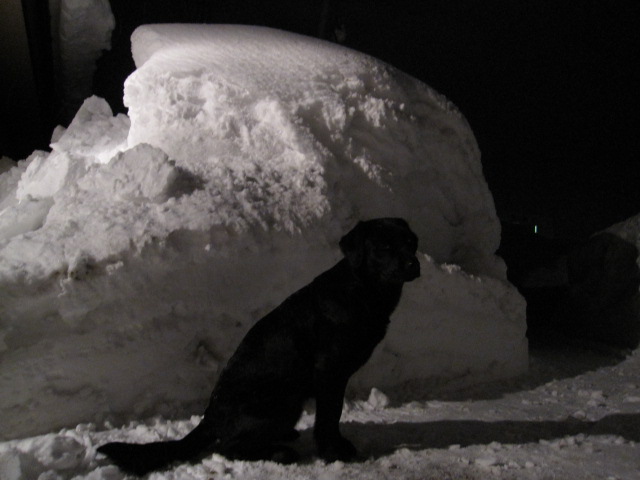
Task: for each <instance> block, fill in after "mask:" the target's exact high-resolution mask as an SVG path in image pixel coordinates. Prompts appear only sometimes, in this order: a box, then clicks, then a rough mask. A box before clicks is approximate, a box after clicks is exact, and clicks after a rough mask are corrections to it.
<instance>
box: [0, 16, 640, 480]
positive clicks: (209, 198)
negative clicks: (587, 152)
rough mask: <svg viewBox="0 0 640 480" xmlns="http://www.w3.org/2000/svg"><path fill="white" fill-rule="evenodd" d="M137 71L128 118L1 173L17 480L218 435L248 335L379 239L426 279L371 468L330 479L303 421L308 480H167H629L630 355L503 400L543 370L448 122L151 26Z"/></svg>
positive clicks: (335, 49) (406, 100)
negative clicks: (203, 429)
mask: <svg viewBox="0 0 640 480" xmlns="http://www.w3.org/2000/svg"><path fill="white" fill-rule="evenodd" d="M133 54H134V58H135V60H136V63H137V66H138V70H137V71H136V72H135V73H134V74H133V75H132V76H131V77H130V78H129V79H128V80H127V84H126V88H125V92H126V95H125V97H126V98H125V102H126V104H127V106H128V107H129V115H128V116H126V115H117V116H113V114H112V112H111V110H110V108H109V106H108V105H107V104H106V102H104V101H103V100H101V99H98V98H95V97H93V98H90V99H87V100H86V101H85V103H84V105H83V107H82V108H81V109H80V111H79V112H78V113H77V115H76V117H75V119H74V121H73V123H72V124H71V125H70V126H69V128H68V129H66V130H65V129H62V128H59V129H57V130H56V131H55V132H54V133H53V138H52V145H51V146H52V151H51V152H34V153H33V154H32V155H31V156H30V157H29V158H28V159H27V160H25V161H22V162H20V163H19V164H18V166H16V167H13V168H8V169H7V168H6V167H5V166H4V165H6V164H7V162H6V161H2V164H0V171H2V173H1V174H0V392H2V394H1V395H0V438H4V439H18V438H22V439H19V440H9V441H6V442H5V443H1V444H0V479H1V480H19V479H20V480H22V479H25V480H31V479H33V480H60V479H64V480H68V479H72V478H78V479H80V478H86V479H92V480H100V479H102V480H117V479H121V478H123V475H122V474H121V473H119V471H118V470H117V469H115V468H114V467H113V466H110V465H109V464H108V463H107V462H106V461H105V460H104V459H102V458H100V459H98V458H96V455H95V447H96V446H97V445H99V444H101V443H104V442H105V441H109V440H116V439H120V440H123V439H127V440H131V441H148V440H155V439H159V438H171V437H178V436H181V435H183V434H185V433H186V432H187V431H189V430H190V429H191V428H192V427H193V425H194V423H196V422H197V421H198V418H197V417H193V418H190V419H186V420H183V421H168V420H167V419H169V418H174V419H175V418H185V417H188V415H190V414H191V413H193V412H201V411H202V409H203V408H204V404H205V403H206V399H207V398H208V394H209V392H210V390H211V388H212V384H213V382H214V381H215V378H216V376H217V374H218V372H219V371H220V369H221V368H222V366H223V365H224V363H225V360H226V358H228V356H229V354H230V353H231V352H232V351H233V349H234V348H235V346H236V345H237V343H238V341H239V339H240V337H241V336H242V334H243V333H244V332H245V331H246V330H247V329H248V328H249V326H250V325H251V324H252V323H253V322H254V321H255V320H256V319H257V318H259V317H260V316H261V315H262V314H264V313H266V312H267V311H268V310H269V309H271V308H272V307H273V306H275V305H276V304H277V303H279V302H280V301H282V299H283V298H285V297H286V296H287V295H289V294H290V293H292V292H293V291H295V290H296V289H297V288H299V287H300V286H302V285H304V284H305V283H307V282H308V281H309V280H310V279H311V278H312V277H313V276H315V275H317V274H318V273H320V272H321V271H323V270H324V269H326V268H328V267H329V266H331V265H332V263H333V262H335V261H336V260H337V258H338V257H339V256H340V254H339V252H338V249H337V242H338V239H339V238H340V235H342V234H343V233H345V232H346V231H347V229H348V228H350V227H351V226H352V225H353V224H354V223H355V221H357V220H359V219H364V218H371V217H375V216H387V215H388V216H402V217H406V218H407V219H408V220H409V222H410V224H411V225H412V227H413V228H414V230H415V231H416V232H417V233H418V235H419V236H420V261H421V267H422V276H421V278H420V279H419V280H417V281H416V282H412V283H411V284H410V285H407V286H406V288H405V292H404V295H403V299H402V302H401V304H400V306H399V308H398V310H397V312H396V313H395V315H394V316H393V318H392V324H391V327H390V329H389V333H388V335H387V337H386V339H385V341H384V343H383V344H382V345H381V346H380V348H379V349H378V350H377V351H376V353H375V354H374V356H373V357H372V358H371V360H370V361H369V362H368V364H367V365H366V366H365V368H364V369H363V371H362V372H360V373H359V374H358V375H357V376H356V377H355V378H354V379H353V382H352V387H354V389H353V390H354V391H356V392H357V391H358V390H359V391H360V392H363V391H364V392H365V395H364V397H362V396H360V397H358V396H354V397H352V398H356V399H357V398H360V400H350V401H349V402H348V403H347V405H346V408H345V413H344V415H343V421H344V422H345V424H344V431H345V434H346V435H347V436H349V437H350V438H351V439H352V440H353V442H354V443H355V444H356V446H358V447H359V448H360V452H361V454H362V461H361V462H358V463H353V464H340V463H336V464H332V465H329V466H326V465H324V464H323V463H322V462H320V461H318V460H317V459H315V457H314V456H313V451H314V450H313V445H312V442H311V434H310V427H311V425H312V423H313V421H312V406H310V407H309V411H308V412H307V413H305V415H304V416H303V418H302V419H301V422H300V425H299V428H300V430H301V431H302V438H301V439H300V441H299V442H298V447H299V449H300V451H301V453H302V454H303V459H304V460H303V462H301V463H300V464H298V465H293V466H287V467H284V466H280V465H276V464H273V463H269V462H266V463H265V462H256V463H246V462H231V461H227V460H226V459H224V458H222V457H220V456H212V457H210V458H208V459H205V461H204V462H203V463H202V464H199V465H192V466H188V465H183V466H179V467H177V468H176V469H175V470H172V471H170V472H166V473H158V474H154V475H152V478H154V477H155V478H156V479H163V478H166V479H199V478H202V479H210V478H238V479H268V478H273V479H276V478H277V479H282V478H284V479H296V478H301V479H302V478H305V479H306V478H309V479H316V478H320V479H325V480H328V479H339V478H362V479H380V478H415V479H425V478H426V479H430V478H433V479H436V478H437V479H446V478H463V479H464V478H467V479H469V478H493V477H497V476H500V477H502V478H523V479H536V480H537V479H546V478H561V479H563V478H567V479H574V478H603V479H606V478H620V479H632V478H637V477H634V475H636V474H637V470H638V468H639V464H638V460H637V459H638V457H640V455H638V453H640V452H639V451H638V450H639V447H637V446H636V444H635V443H634V442H637V441H639V439H638V436H639V434H638V432H639V431H640V428H639V427H640V425H639V421H638V416H639V414H640V413H639V412H640V373H639V372H640V368H638V367H640V356H639V355H638V354H635V355H633V356H631V357H630V358H628V359H627V360H625V361H624V362H619V363H618V364H615V365H608V366H605V364H606V363H607V360H609V359H608V358H606V357H603V356H601V355H598V354H595V353H593V352H591V353H589V354H584V352H582V353H581V352H580V351H575V352H566V353H564V354H557V353H553V352H534V355H533V356H532V357H531V360H532V368H531V369H530V371H529V373H528V374H527V376H526V377H524V378H521V379H519V380H517V381H515V380H514V381H508V380H506V379H507V378H509V377H512V376H514V375H516V374H518V373H522V372H523V371H524V370H525V369H526V364H527V358H528V357H527V341H526V338H525V335H524V333H525V327H526V325H525V321H524V302H523V299H522V297H520V295H519V294H518V293H517V291H516V290H515V288H514V287H513V286H512V285H510V284H509V283H508V282H507V281H506V277H505V269H504V264H503V262H502V261H501V260H500V259H499V258H498V257H496V256H495V254H494V252H495V250H496V248H497V246H498V242H499V238H500V226H499V222H498V219H497V217H496V214H495V208H494V205H493V200H492V197H491V194H490V192H489V190H488V187H487V185H486V182H485V180H484V177H483V175H482V166H481V163H480V153H479V150H478V147H477V144H476V141H475V138H474V136H473V133H472V131H471V128H470V127H469V125H468V124H467V122H466V120H465V119H464V117H463V116H462V114H461V113H460V112H458V111H457V109H456V108H455V107H454V106H453V105H451V103H450V102H448V101H447V100H446V99H445V98H444V97H442V96H441V95H439V94H437V93H436V92H434V91H433V90H432V89H430V88H429V87H428V86H426V85H424V84H422V83H420V82H418V81H417V80H415V79H412V78H409V77H407V76H406V75H404V74H403V73H402V72H398V71H397V70H396V69H394V68H393V67H391V66H389V65H385V64H383V63H382V62H379V61H377V60H375V59H372V58H371V57H368V56H365V55H362V54H359V53H357V52H353V51H351V50H348V49H344V48H342V47H339V46H336V45H332V44H328V43H325V42H319V41H317V40H313V39H308V38H305V37H300V36H297V35H292V34H287V33H284V32H277V31H273V30H269V29H263V28H253V27H237V26H225V27H221V26H214V27H212V26H184V25H165V26H158V25H156V26H146V27H142V28H141V29H139V30H138V31H137V32H136V33H135V34H134V39H133ZM495 379H502V380H501V382H500V383H493V384H486V383H484V384H483V382H486V381H487V380H495ZM470 385H476V387H474V388H473V389H472V390H470V389H469V388H471V387H470ZM371 387H376V389H374V390H371ZM463 388H467V390H464V389H463ZM368 391H371V394H370V395H369V399H368V400H366V401H365V400H363V398H366V392H368ZM382 392H384V393H382ZM187 412H189V414H187ZM151 415H160V416H158V417H155V418H154V419H151V420H148V421H144V419H145V418H148V417H150V416H151ZM131 419H135V422H136V423H132V424H130V425H129V426H127V427H125V428H116V427H118V426H121V425H122V424H123V421H127V420H131ZM81 422H82V423H81ZM140 422H142V423H140ZM77 424H80V425H78V426H77V427H75V428H74V426H75V425H77ZM61 427H65V429H64V430H62V431H59V432H58V430H59V429H60V428H61ZM47 432H54V433H47ZM55 432H58V433H55ZM40 433H44V435H43V436H39V437H33V438H27V439H25V438H24V437H29V436H33V435H36V434H40Z"/></svg>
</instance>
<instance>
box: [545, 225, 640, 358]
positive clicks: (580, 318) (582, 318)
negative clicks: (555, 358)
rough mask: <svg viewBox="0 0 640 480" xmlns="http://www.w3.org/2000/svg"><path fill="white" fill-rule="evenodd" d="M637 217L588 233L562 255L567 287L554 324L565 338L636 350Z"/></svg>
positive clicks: (639, 332) (639, 312)
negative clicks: (567, 280)
mask: <svg viewBox="0 0 640 480" xmlns="http://www.w3.org/2000/svg"><path fill="white" fill-rule="evenodd" d="M639 252H640V215H637V216H635V217H632V218H630V219H628V220H626V221H624V222H621V223H619V224H616V225H613V226H612V227H609V228H608V229H606V230H605V231H603V232H599V233H597V234H595V235H594V236H592V237H591V238H590V239H589V240H588V241H587V242H585V244H584V245H581V246H580V247H579V248H577V249H575V250H574V251H573V252H571V253H570V254H569V257H568V259H567V267H568V273H569V275H568V277H569V288H568V293H567V295H566V298H565V299H564V300H563V302H562V304H561V305H560V308H559V310H558V312H557V313H556V317H557V318H556V319H554V323H556V324H557V325H558V327H561V331H562V332H563V333H564V334H566V335H569V336H571V337H578V338H588V339H591V340H595V341H599V342H605V343H609V344H612V345H616V346H620V347H627V348H632V349H633V348H637V347H638V343H639V342H640V256H639V255H638V253H639Z"/></svg>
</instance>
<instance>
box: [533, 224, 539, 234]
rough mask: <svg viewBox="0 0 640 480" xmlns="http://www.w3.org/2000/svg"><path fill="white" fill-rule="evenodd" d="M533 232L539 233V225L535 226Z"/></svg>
mask: <svg viewBox="0 0 640 480" xmlns="http://www.w3.org/2000/svg"><path fill="white" fill-rule="evenodd" d="M533 233H538V225H534V226H533Z"/></svg>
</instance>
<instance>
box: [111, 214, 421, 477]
mask: <svg viewBox="0 0 640 480" xmlns="http://www.w3.org/2000/svg"><path fill="white" fill-rule="evenodd" d="M417 242H418V239H417V237H416V235H415V234H414V233H413V232H412V231H411V230H410V229H409V226H408V225H407V223H406V222H405V221H404V220H402V219H395V218H382V219H376V220H369V221H366V222H360V223H358V225H357V226H356V227H355V228H354V229H353V230H351V231H350V232H349V233H348V234H347V235H345V236H344V237H343V238H342V239H341V240H340V249H341V250H342V252H343V253H344V255H345V257H346V258H344V259H342V260H341V261H340V262H338V263H337V264H336V265H335V266H334V267H333V268H331V269H329V270H327V271H326V272H324V273H323V274H321V275H320V276H318V277H317V278H316V279H315V280H313V282H311V283H310V284H309V285H307V286H306V287H304V288H302V289H301V290H299V291H297V292H296V293H294V294H293V295H291V296H290V297H289V298H287V299H286V300H285V301H284V302H283V303H282V304H281V305H280V306H279V307H277V308H276V309H275V310H273V311H272V312H271V313H269V314H268V315H266V316H265V317H264V318H262V319H261V320H260V321H258V322H257V323H256V324H255V325H254V326H253V327H252V328H251V330H249V332H248V333H247V335H246V336H245V338H244V339H243V340H242V342H241V343H240V345H239V346H238V349H237V350H236V352H235V354H234V355H233V356H232V357H231V359H230V360H229V363H228V364H227V366H226V368H225V369H224V370H223V372H222V374H221V375H220V378H219V380H218V383H217V384H216V386H215V388H214V389H213V393H212V394H211V400H210V402H209V406H208V407H207V410H206V411H205V414H204V418H203V420H202V422H201V423H200V424H199V425H198V426H197V427H196V428H195V429H194V430H193V431H192V432H191V433H189V434H188V435H187V436H186V437H184V438H183V439H182V440H175V441H169V442H156V443H148V444H143V445H136V444H128V443H109V444H106V445H103V446H101V447H100V448H98V452H101V453H104V454H105V455H107V456H108V457H110V458H111V460H113V462H114V463H115V464H116V465H118V466H119V467H120V468H121V469H122V470H124V471H127V472H130V473H134V474H136V475H144V474H145V473H147V472H150V471H152V470H158V469H161V468H163V467H167V466H168V465H169V464H171V463H173V462H175V461H187V460H197V459H202V458H204V457H205V456H207V455H209V454H211V453H212V452H217V453H220V454H222V455H224V456H226V457H228V458H232V459H245V460H260V459H266V460H273V461H277V462H281V463H290V462H293V461H295V460H296V459H297V454H296V452H295V451H294V450H293V449H291V448H290V447H288V446H285V445H283V443H286V442H287V441H291V440H294V439H295V438H296V437H297V432H296V431H295V429H294V427H295V425H296V423H297V421H298V419H299V418H300V416H301V414H302V409H303V404H304V402H305V401H306V400H307V399H309V398H315V400H316V420H315V427H314V437H315V440H316V444H317V447H318V452H319V454H320V456H321V457H322V458H323V459H325V460H327V461H334V460H349V459H352V458H353V457H355V455H356V449H355V448H354V447H353V445H352V444H351V443H350V442H349V441H348V440H346V439H345V438H344V437H343V436H342V435H341V434H340V430H339V422H340V415H341V413H342V403H343V398H344V393H345V388H346V386H347V381H348V380H349V378H350V377H351V375H352V374H353V373H354V372H355V371H356V370H358V369H359V368H360V367H361V366H362V365H364V363H365V362H366V361H367V360H368V359H369V357H370V356H371V353H372V352H373V349H374V348H375V346H376V345H377V344H378V343H379V342H380V340H382V338H383V337H384V335H385V332H386V330H387V325H388V323H389V316H390V315H391V313H392V312H393V310H394V309H395V307H396V305H397V304H398V301H399V300H400V294H401V292H402V286H403V283H404V282H408V281H411V280H413V279H415V278H417V277H419V276H420V264H419V263H418V260H417V258H416V256H415V253H416V248H417Z"/></svg>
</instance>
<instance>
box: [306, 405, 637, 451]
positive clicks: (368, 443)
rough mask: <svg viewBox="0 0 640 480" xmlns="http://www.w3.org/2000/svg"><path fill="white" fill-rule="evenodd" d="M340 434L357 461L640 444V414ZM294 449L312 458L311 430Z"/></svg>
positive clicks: (379, 427) (355, 426)
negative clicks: (610, 439)
mask: <svg viewBox="0 0 640 480" xmlns="http://www.w3.org/2000/svg"><path fill="white" fill-rule="evenodd" d="M340 428H341V431H342V433H343V434H344V435H345V437H347V438H348V439H350V440H351V441H352V442H353V444H354V445H355V446H356V448H357V449H358V451H359V458H360V459H361V460H364V459H367V458H379V457H383V456H386V455H390V454H392V453H394V452H395V451H397V450H400V449H403V448H406V449H409V450H426V449H448V448H450V447H451V446H453V445H457V446H460V447H468V446H471V445H489V444H491V443H493V442H497V443H500V444H512V445H523V444H528V443H538V442H540V441H541V440H542V441H554V440H559V439H562V438H564V437H567V436H575V435H579V434H584V435H585V436H592V435H610V436H617V437H622V438H624V439H625V440H627V441H633V442H640V414H614V415H608V416H606V417H604V418H602V419H601V420H599V421H595V422H588V421H581V420H576V419H572V418H569V419H567V420H561V421H539V422H537V421H515V420H503V421H496V422H488V421H479V420H440V421H434V422H421V423H407V422H400V423H393V424H376V423H357V422H349V423H343V424H341V427H340ZM300 443H301V445H300V447H302V448H300V449H299V450H300V453H301V454H302V456H303V458H305V457H307V456H310V455H312V454H311V451H309V450H308V449H312V443H313V442H312V440H311V431H310V430H307V431H305V432H303V433H302V438H301V442H300Z"/></svg>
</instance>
